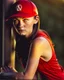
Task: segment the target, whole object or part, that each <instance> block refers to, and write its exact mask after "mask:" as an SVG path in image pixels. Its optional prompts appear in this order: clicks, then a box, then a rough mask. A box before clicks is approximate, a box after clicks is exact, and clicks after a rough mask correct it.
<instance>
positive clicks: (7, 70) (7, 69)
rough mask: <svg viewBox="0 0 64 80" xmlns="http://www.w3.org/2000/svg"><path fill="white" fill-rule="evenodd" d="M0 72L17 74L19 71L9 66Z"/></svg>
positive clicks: (2, 68) (0, 69)
mask: <svg viewBox="0 0 64 80" xmlns="http://www.w3.org/2000/svg"><path fill="white" fill-rule="evenodd" d="M0 72H13V73H15V72H17V71H16V70H15V69H13V68H10V67H8V66H4V67H1V68H0Z"/></svg>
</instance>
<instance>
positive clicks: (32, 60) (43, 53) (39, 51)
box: [20, 38, 52, 80]
mask: <svg viewBox="0 0 64 80" xmlns="http://www.w3.org/2000/svg"><path fill="white" fill-rule="evenodd" d="M51 53H52V51H51V47H50V44H49V43H48V41H47V40H45V39H43V38H37V39H36V40H34V42H33V44H32V45H31V47H30V55H29V58H28V61H27V65H26V69H25V73H24V75H23V77H22V79H30V80H31V79H33V78H34V76H35V74H36V71H37V67H38V64H39V59H40V58H43V60H45V61H49V60H50V58H51V56H52V55H51ZM44 57H45V58H44ZM20 79H21V76H20Z"/></svg>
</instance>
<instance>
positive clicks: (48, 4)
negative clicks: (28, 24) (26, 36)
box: [32, 0, 64, 66]
mask: <svg viewBox="0 0 64 80" xmlns="http://www.w3.org/2000/svg"><path fill="white" fill-rule="evenodd" d="M32 1H33V2H34V3H35V4H36V5H37V7H38V10H39V15H40V22H41V29H44V30H46V31H47V32H48V33H49V35H50V37H51V39H52V41H53V43H54V45H55V50H56V55H57V58H58V60H59V63H60V64H61V65H62V66H64V0H37V1H36V0H32Z"/></svg>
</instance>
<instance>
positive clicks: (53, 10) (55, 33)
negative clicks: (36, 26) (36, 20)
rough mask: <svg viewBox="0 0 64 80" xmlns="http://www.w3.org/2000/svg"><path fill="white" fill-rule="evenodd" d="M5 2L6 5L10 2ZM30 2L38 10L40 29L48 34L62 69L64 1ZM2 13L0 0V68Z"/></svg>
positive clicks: (63, 60)
mask: <svg viewBox="0 0 64 80" xmlns="http://www.w3.org/2000/svg"><path fill="white" fill-rule="evenodd" d="M6 1H7V5H8V3H9V2H10V0H6ZM32 1H33V2H34V3H35V4H36V5H37V7H38V10H39V15H40V23H41V25H40V26H41V29H44V30H46V31H47V32H48V33H49V35H50V37H51V39H52V41H53V43H54V45H55V50H56V55H57V58H58V61H59V63H60V64H61V65H62V66H63V67H64V0H32ZM7 7H8V6H6V8H7ZM2 13H3V11H2V0H0V66H1V62H2V61H1V60H2V58H1V57H2V16H3V15H2Z"/></svg>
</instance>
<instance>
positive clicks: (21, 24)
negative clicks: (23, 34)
mask: <svg viewBox="0 0 64 80" xmlns="http://www.w3.org/2000/svg"><path fill="white" fill-rule="evenodd" d="M24 25H25V23H24V21H23V19H21V20H19V27H24Z"/></svg>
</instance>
